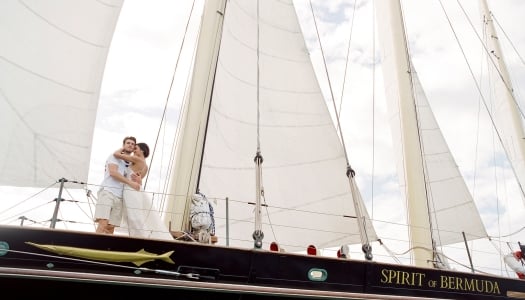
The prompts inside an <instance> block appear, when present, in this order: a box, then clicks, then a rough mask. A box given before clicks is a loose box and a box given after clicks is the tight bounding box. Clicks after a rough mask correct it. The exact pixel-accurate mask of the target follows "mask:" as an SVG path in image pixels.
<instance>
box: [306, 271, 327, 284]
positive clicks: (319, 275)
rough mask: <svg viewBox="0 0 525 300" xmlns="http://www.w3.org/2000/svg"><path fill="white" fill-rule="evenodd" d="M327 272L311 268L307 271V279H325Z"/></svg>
mask: <svg viewBox="0 0 525 300" xmlns="http://www.w3.org/2000/svg"><path fill="white" fill-rule="evenodd" d="M327 277H328V273H327V272H326V270H324V269H317V268H313V269H310V271H308V279H310V280H312V281H325V280H326V278H327Z"/></svg>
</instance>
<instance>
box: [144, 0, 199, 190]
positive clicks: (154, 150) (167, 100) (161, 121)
mask: <svg viewBox="0 0 525 300" xmlns="http://www.w3.org/2000/svg"><path fill="white" fill-rule="evenodd" d="M194 7H195V1H193V3H192V5H191V9H190V12H189V15H188V21H187V22H186V28H185V30H184V36H183V37H182V43H181V44H180V47H179V55H178V56H177V61H176V62H175V68H174V69H173V75H172V76H171V83H170V87H169V89H168V95H167V97H166V102H164V110H163V111H162V117H161V119H160V125H159V130H158V131H157V137H156V139H155V145H154V147H153V151H152V153H151V158H150V169H151V165H152V164H153V158H154V157H155V152H156V149H157V145H158V141H159V136H160V132H161V128H162V124H163V123H164V121H165V118H166V112H167V110H168V102H169V99H170V95H171V90H172V88H173V83H174V82H175V74H176V73H177V69H178V66H179V61H180V57H181V56H182V55H181V54H182V49H183V48H184V45H185V42H186V36H187V34H188V28H189V25H190V21H191V16H192V15H193V9H194ZM179 119H180V118H179ZM148 178H149V173H148V174H146V180H145V181H144V189H145V188H146V185H147V184H148Z"/></svg>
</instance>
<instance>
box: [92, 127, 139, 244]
mask: <svg viewBox="0 0 525 300" xmlns="http://www.w3.org/2000/svg"><path fill="white" fill-rule="evenodd" d="M136 143H137V140H136V139H135V138H134V137H132V136H128V137H125V138H124V140H123V141H122V151H123V152H124V153H126V154H130V153H132V152H133V151H134V150H135V144H136ZM128 165H129V162H126V161H124V160H122V159H118V158H116V157H115V156H114V155H113V153H111V155H110V156H109V157H108V158H107V160H106V166H105V170H104V180H103V181H102V184H101V187H100V190H99V191H98V199H97V205H96V207H95V222H98V226H97V230H96V232H97V233H105V234H113V233H114V231H115V227H116V226H120V222H121V220H122V193H123V190H124V184H127V185H129V186H130V187H132V188H133V189H135V190H139V189H140V183H139V182H134V181H132V180H131V179H128V178H127V177H126V173H125V172H126V169H127V167H128Z"/></svg>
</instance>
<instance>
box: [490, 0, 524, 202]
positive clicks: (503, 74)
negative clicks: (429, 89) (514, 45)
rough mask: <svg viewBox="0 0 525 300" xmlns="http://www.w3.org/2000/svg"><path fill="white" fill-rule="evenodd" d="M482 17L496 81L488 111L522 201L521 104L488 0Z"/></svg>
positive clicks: (493, 75)
mask: <svg viewBox="0 0 525 300" xmlns="http://www.w3.org/2000/svg"><path fill="white" fill-rule="evenodd" d="M480 10H481V18H482V20H483V25H484V27H485V31H486V34H485V46H486V50H487V55H489V59H488V60H489V65H490V66H489V69H490V74H491V78H492V80H493V81H494V84H493V91H492V92H493V95H494V97H493V100H494V106H493V107H494V109H493V110H491V111H489V114H491V116H492V117H493V119H494V122H495V126H496V130H497V132H498V136H499V137H500V139H501V142H502V145H503V148H504V150H505V153H506V154H507V158H508V159H509V161H510V163H511V167H512V170H513V172H514V175H515V177H516V179H517V181H518V185H519V187H520V191H521V195H522V200H523V201H524V203H525V197H524V195H525V193H524V188H525V133H524V130H523V123H522V121H521V117H520V114H519V108H518V103H517V101H516V99H515V97H514V89H513V88H512V83H511V81H510V76H509V72H508V70H507V66H506V64H505V60H504V58H503V52H502V51H501V46H500V44H499V38H498V34H497V33H496V30H495V28H494V20H493V17H492V14H491V12H490V11H489V8H488V5H487V1H486V0H480Z"/></svg>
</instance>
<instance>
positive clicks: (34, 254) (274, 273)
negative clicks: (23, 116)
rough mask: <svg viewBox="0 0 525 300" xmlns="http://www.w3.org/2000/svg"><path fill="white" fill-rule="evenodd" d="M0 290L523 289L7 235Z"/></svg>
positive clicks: (210, 250) (472, 292)
mask: <svg viewBox="0 0 525 300" xmlns="http://www.w3.org/2000/svg"><path fill="white" fill-rule="evenodd" d="M37 245H38V247H37ZM64 249H65V250H64ZM66 250H67V252H64V251H66ZM171 251H172V253H171ZM166 253H168V254H166ZM145 255H146V256H147V257H146V258H145V257H144V256H145ZM166 255H168V256H169V258H167V257H166ZM137 261H139V262H140V263H138V264H137ZM0 285H1V286H2V287H3V289H13V290H17V291H22V290H24V289H27V287H29V286H30V287H32V288H35V289H38V290H41V291H46V292H47V291H49V293H50V294H51V293H52V294H53V295H54V296H55V298H56V297H58V298H62V297H63V298H65V297H67V296H70V294H69V295H68V293H67V292H63V294H61V292H60V291H61V290H64V289H63V288H64V286H67V287H68V288H74V290H75V291H78V292H82V293H83V294H85V295H90V294H92V295H101V294H103V295H106V294H115V295H120V294H121V293H122V292H135V291H137V292H142V291H144V292H147V293H148V295H151V297H154V295H159V296H160V295H162V296H163V297H165V296H169V295H173V296H177V297H183V299H203V298H204V297H211V298H216V297H217V296H218V295H219V294H220V295H221V297H223V298H225V299H230V298H231V299H239V297H241V296H242V299H263V298H276V297H277V298H279V299H326V298H330V299H408V298H409V297H414V298H440V299H515V298H514V297H518V298H519V297H522V298H525V281H522V280H519V279H510V278H504V277H498V276H485V275H477V274H470V273H463V272H450V271H439V270H434V269H425V268H415V267H409V266H400V265H393V264H384V263H377V262H367V261H357V260H352V259H337V258H327V257H320V256H309V255H302V254H294V253H283V252H272V251H266V250H254V249H240V248H233V247H223V246H217V245H203V244H198V243H194V242H180V241H162V240H148V239H139V238H130V237H126V236H118V235H100V234H94V233H86V232H77V231H67V230H57V229H46V228H33V227H18V226H5V225H0Z"/></svg>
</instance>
